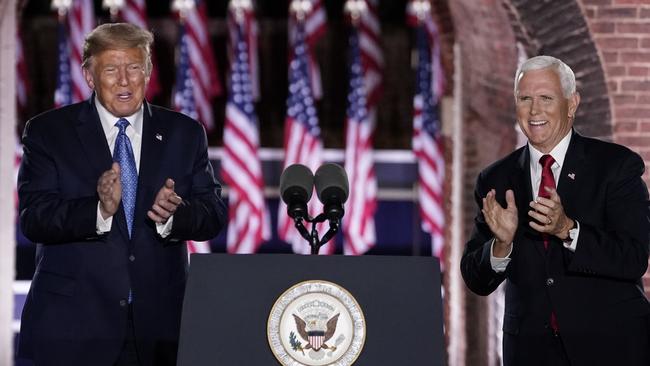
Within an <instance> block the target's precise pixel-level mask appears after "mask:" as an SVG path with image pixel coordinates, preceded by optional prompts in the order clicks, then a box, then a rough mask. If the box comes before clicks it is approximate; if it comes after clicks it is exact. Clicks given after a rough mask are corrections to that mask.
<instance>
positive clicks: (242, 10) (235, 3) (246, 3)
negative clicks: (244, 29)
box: [228, 0, 253, 24]
mask: <svg viewBox="0 0 650 366" xmlns="http://www.w3.org/2000/svg"><path fill="white" fill-rule="evenodd" d="M228 7H229V8H230V10H231V11H232V12H233V13H235V21H236V22H237V24H242V23H243V22H244V16H245V15H246V12H247V11H250V10H252V9H253V2H252V1H251V0H230V4H229V5H228Z"/></svg>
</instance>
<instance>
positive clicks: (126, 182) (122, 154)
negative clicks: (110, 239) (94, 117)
mask: <svg viewBox="0 0 650 366" xmlns="http://www.w3.org/2000/svg"><path fill="white" fill-rule="evenodd" d="M128 125H129V121H127V120H126V119H124V118H120V119H119V120H118V121H117V123H115V126H117V128H119V129H120V131H119V132H118V134H117V139H116V140H115V149H114V151H113V161H115V162H117V163H118V164H120V171H121V176H120V181H121V182H122V206H123V207H124V215H125V216H126V225H127V227H128V229H129V239H130V238H131V231H132V230H133V215H134V212H135V194H136V192H137V191H138V170H137V169H136V167H135V157H134V156H133V148H132V147H131V140H130V139H129V136H127V135H126V127H127V126H128Z"/></svg>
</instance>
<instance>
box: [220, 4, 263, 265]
mask: <svg viewBox="0 0 650 366" xmlns="http://www.w3.org/2000/svg"><path fill="white" fill-rule="evenodd" d="M249 5H250V4H249ZM228 15H229V19H228V21H229V25H230V26H229V31H230V32H234V34H232V33H231V34H230V39H231V40H232V42H233V43H232V44H231V48H232V53H231V57H232V58H231V61H230V84H229V95H228V103H227V104H226V122H225V126H224V131H223V141H224V143H223V145H224V155H223V158H222V160H221V163H222V165H221V175H222V177H223V180H224V182H225V183H226V184H227V185H228V188H229V191H228V201H229V219H228V238H227V245H228V252H229V253H255V252H256V251H257V249H258V248H259V247H260V245H261V244H262V242H263V241H264V240H268V239H269V238H270V233H271V230H270V223H269V217H268V213H267V211H266V207H265V203H264V179H263V176H262V164H261V162H260V159H259V155H258V149H259V145H260V142H259V125H258V120H257V116H256V115H255V108H254V106H253V100H254V97H253V84H254V82H253V80H252V77H253V76H252V75H251V70H250V67H251V65H252V64H254V63H252V62H251V60H250V55H251V53H250V52H249V48H250V47H252V45H251V44H250V43H249V41H250V39H251V37H250V36H251V35H250V33H249V32H250V31H251V28H252V27H251V24H250V23H251V22H252V21H254V17H255V14H254V12H253V9H252V7H244V6H243V5H239V7H236V6H233V3H231V7H230V11H229V14H228ZM253 44H255V43H253Z"/></svg>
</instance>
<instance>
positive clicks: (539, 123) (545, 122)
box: [528, 120, 548, 127]
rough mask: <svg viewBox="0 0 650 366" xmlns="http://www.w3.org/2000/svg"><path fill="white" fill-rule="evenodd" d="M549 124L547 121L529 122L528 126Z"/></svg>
mask: <svg viewBox="0 0 650 366" xmlns="http://www.w3.org/2000/svg"><path fill="white" fill-rule="evenodd" d="M547 123H548V121H547V120H529V121H528V124H529V125H531V126H534V127H537V126H543V125H545V124H547Z"/></svg>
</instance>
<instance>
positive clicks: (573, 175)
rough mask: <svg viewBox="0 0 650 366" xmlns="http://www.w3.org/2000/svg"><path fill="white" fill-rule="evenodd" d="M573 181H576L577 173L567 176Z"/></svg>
mask: <svg viewBox="0 0 650 366" xmlns="http://www.w3.org/2000/svg"><path fill="white" fill-rule="evenodd" d="M567 175H568V176H569V178H571V180H576V173H569V174H567Z"/></svg>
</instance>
